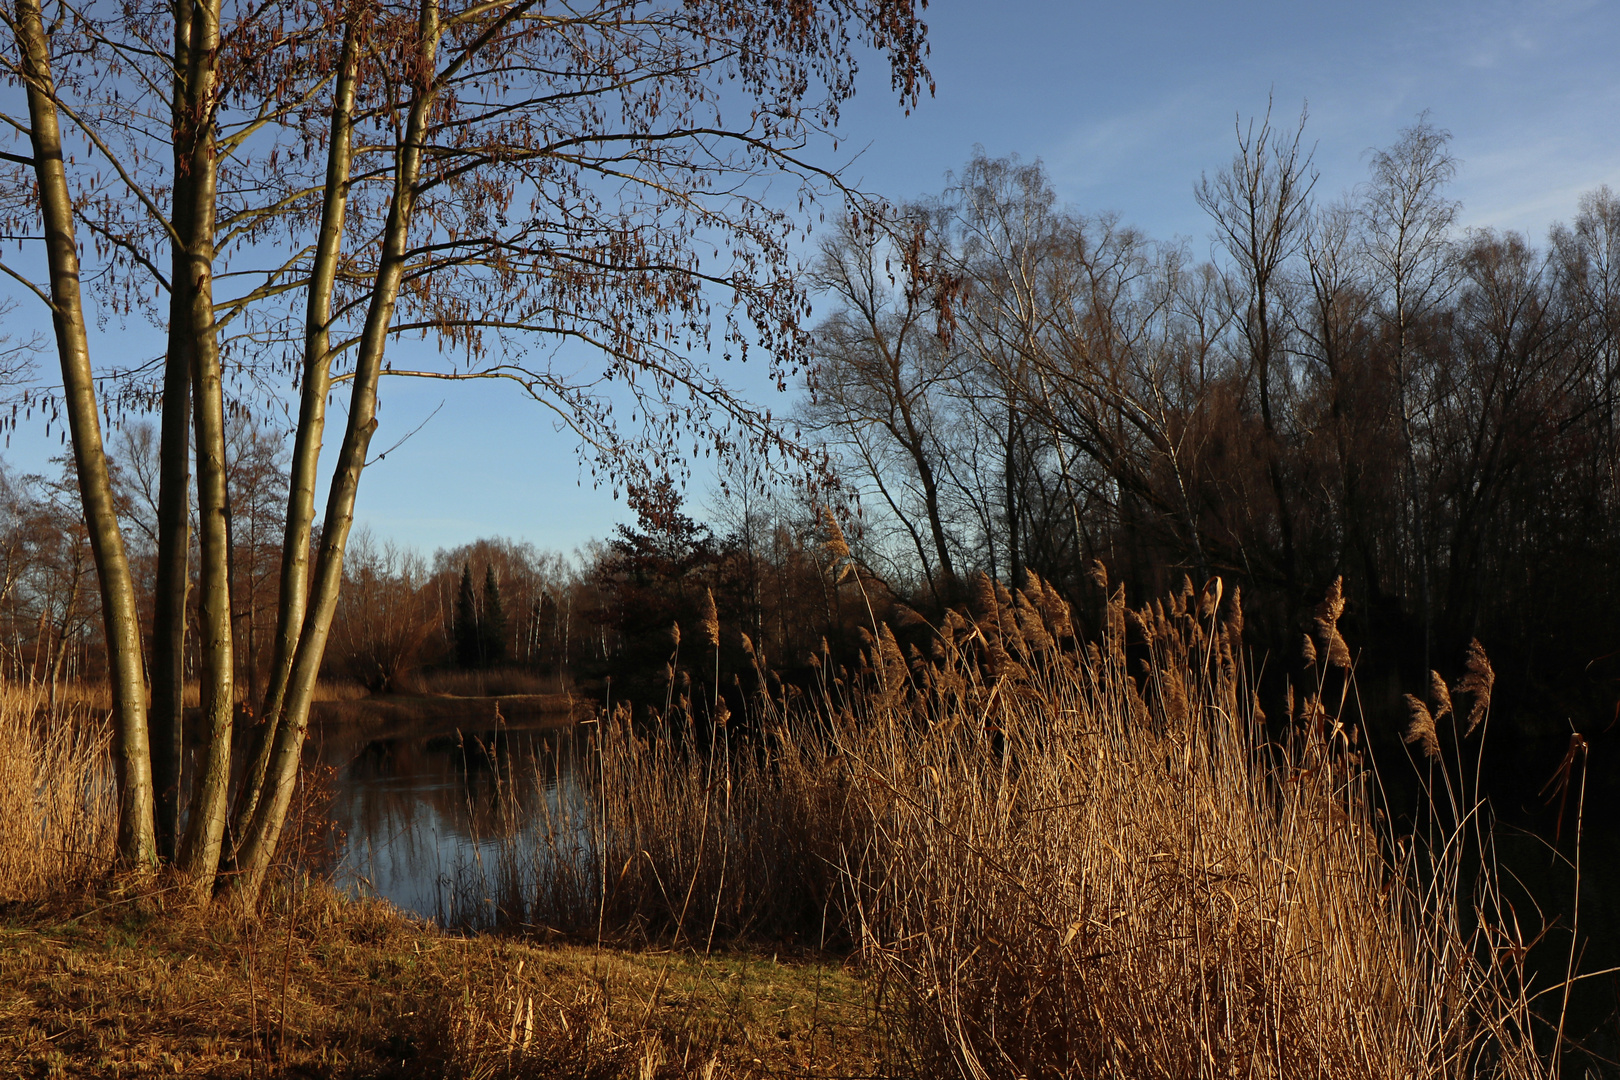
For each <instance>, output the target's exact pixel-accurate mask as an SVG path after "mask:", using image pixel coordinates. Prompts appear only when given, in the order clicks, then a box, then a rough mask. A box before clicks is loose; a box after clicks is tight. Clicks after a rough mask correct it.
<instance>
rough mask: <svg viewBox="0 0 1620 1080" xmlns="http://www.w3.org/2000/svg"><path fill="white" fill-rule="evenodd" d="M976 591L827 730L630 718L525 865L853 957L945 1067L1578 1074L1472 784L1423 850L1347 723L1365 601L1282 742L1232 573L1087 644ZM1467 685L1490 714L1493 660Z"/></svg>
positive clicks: (664, 933) (1023, 605) (611, 915)
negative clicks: (665, 730)
mask: <svg viewBox="0 0 1620 1080" xmlns="http://www.w3.org/2000/svg"><path fill="white" fill-rule="evenodd" d="M977 593H978V598H977V602H976V604H975V611H974V617H973V618H971V619H968V618H962V617H959V616H956V615H954V614H952V615H950V616H949V617H948V618H947V621H946V622H945V624H944V625H943V626H942V627H940V628H938V629H937V630H936V629H934V628H929V627H927V626H925V625H923V624H921V622H920V620H910V621H911V625H910V626H909V627H902V629H901V637H900V638H897V637H896V635H895V634H894V632H892V631H891V630H890V629H889V628H888V627H886V626H881V625H880V626H878V627H877V633H876V635H875V636H872V637H871V639H870V648H869V651H868V654H867V664H866V667H865V669H864V670H863V671H859V672H848V671H839V672H832V671H826V672H825V681H826V685H825V695H824V701H822V702H820V703H817V704H818V706H819V711H818V716H819V731H817V730H815V727H816V725H811V724H808V723H805V722H804V721H803V719H802V717H801V719H800V721H799V722H797V723H793V724H789V723H787V722H786V719H785V718H786V717H787V716H788V715H789V714H791V713H794V712H795V711H796V710H799V709H800V708H801V707H802V703H801V705H796V704H795V702H794V701H793V700H791V699H790V697H778V698H776V699H775V700H772V698H771V697H770V696H769V695H768V694H762V695H761V696H760V697H759V698H758V699H757V700H756V708H757V711H758V714H759V716H760V718H761V719H762V720H763V732H764V733H763V735H762V736H761V737H760V738H757V739H750V738H743V737H738V738H733V739H726V738H723V737H722V738H718V739H717V740H716V743H717V745H718V746H719V747H720V748H721V750H720V752H718V753H717V754H715V755H712V756H708V757H706V756H704V755H701V754H696V753H686V752H683V751H682V750H681V749H680V747H679V745H675V744H672V742H671V741H670V740H667V739H661V738H648V737H646V736H645V735H642V734H638V732H637V731H636V730H635V729H634V728H633V726H632V725H631V724H629V723H628V722H627V721H626V719H625V717H624V715H623V714H621V715H620V716H619V717H617V718H615V719H614V720H613V721H611V722H610V723H608V724H606V725H605V730H604V731H603V732H602V734H601V736H600V738H599V739H597V740H596V741H595V743H594V744H593V749H592V751H591V752H592V754H593V755H594V757H593V758H592V759H591V760H587V761H586V762H585V763H584V766H583V768H584V769H585V770H586V772H587V774H590V773H593V772H594V773H595V775H596V777H597V782H596V783H595V784H594V785H592V786H591V795H590V800H591V802H592V805H590V806H589V807H585V808H581V809H579V810H578V811H577V813H579V814H580V820H561V819H560V820H558V821H556V822H553V823H552V824H553V828H551V829H549V830H548V831H547V833H546V835H547V836H549V837H550V845H549V847H547V848H546V849H545V850H543V851H541V852H540V853H539V854H538V856H536V857H535V866H534V868H533V869H532V870H531V872H530V874H529V875H527V882H526V884H525V886H524V888H530V889H533V890H534V893H533V895H534V898H535V899H534V903H533V906H532V907H531V908H530V909H529V918H530V920H531V921H532V923H534V924H537V925H545V926H551V927H561V928H564V929H567V930H572V931H576V932H578V931H582V930H583V931H586V932H589V931H590V930H592V929H594V928H595V927H596V926H598V925H603V926H606V927H608V928H609V929H616V930H619V931H621V932H622V931H625V930H629V931H632V932H635V933H638V934H641V935H644V936H645V937H647V938H648V939H652V940H664V941H669V940H675V941H679V942H689V943H691V944H692V945H693V946H695V947H700V948H708V947H710V946H711V945H712V943H713V942H715V941H726V940H733V939H735V938H737V937H739V936H740V937H750V936H758V935H761V934H764V935H767V936H771V935H789V936H797V937H798V938H799V939H801V940H808V941H810V942H811V943H813V944H814V943H821V942H830V943H840V944H847V945H850V946H853V947H854V948H855V949H856V950H857V952H858V954H859V955H860V956H861V957H862V958H863V959H864V961H865V962H866V964H867V968H868V971H869V972H870V973H871V974H872V975H873V976H874V977H875V978H877V979H879V980H880V981H881V982H882V983H883V984H884V985H886V986H888V987H890V988H891V989H892V990H894V991H895V998H894V1001H893V1004H894V1006H895V1007H894V1009H893V1011H892V1012H891V1013H890V1016H891V1018H892V1019H894V1020H895V1021H896V1022H897V1023H898V1024H899V1025H900V1028H901V1030H902V1031H903V1035H904V1037H903V1038H900V1039H898V1040H897V1041H896V1045H904V1046H907V1047H909V1048H910V1051H911V1052H912V1053H914V1054H916V1055H918V1058H917V1060H918V1062H920V1064H921V1068H922V1069H923V1071H924V1072H925V1073H935V1072H939V1071H942V1070H946V1071H953V1072H959V1073H960V1074H961V1075H964V1076H970V1077H1009V1078H1011V1077H1021V1076H1037V1075H1038V1076H1075V1077H1090V1076H1132V1077H1134V1076H1142V1077H1150V1076H1151V1077H1161V1076H1168V1077H1182V1076H1187V1077H1191V1076H1202V1075H1239V1076H1270V1077H1289V1078H1292V1077H1302V1076H1322V1077H1339V1076H1344V1077H1351V1076H1357V1077H1364V1076H1379V1077H1396V1076H1399V1077H1418V1076H1436V1077H1438V1076H1478V1075H1500V1076H1514V1077H1527V1076H1540V1075H1545V1074H1547V1073H1548V1072H1549V1071H1551V1070H1552V1069H1553V1068H1554V1066H1552V1065H1549V1064H1548V1063H1547V1061H1546V1060H1545V1058H1544V1056H1543V1057H1538V1055H1537V1053H1536V1050H1535V1046H1534V1040H1533V1035H1532V1026H1533V1025H1534V1024H1536V1023H1538V1021H1535V1020H1533V1019H1532V1017H1531V1010H1530V1005H1531V1001H1532V994H1533V993H1534V990H1535V988H1532V987H1529V986H1526V985H1525V983H1524V977H1523V968H1522V967H1519V966H1516V965H1518V964H1521V963H1522V960H1523V946H1524V940H1523V938H1522V937H1521V934H1520V929H1521V928H1520V927H1519V926H1518V925H1517V924H1516V922H1515V921H1514V918H1513V916H1512V914H1511V912H1507V913H1504V912H1503V911H1500V910H1498V908H1497V896H1496V893H1495V891H1494V882H1493V879H1492V877H1491V875H1490V873H1489V872H1486V873H1484V874H1482V875H1475V874H1473V873H1472V872H1465V870H1464V866H1465V865H1468V866H1475V865H1478V864H1479V856H1480V854H1481V852H1482V851H1483V852H1485V854H1486V865H1487V866H1488V865H1489V860H1488V850H1489V849H1488V844H1489V837H1488V836H1486V835H1484V834H1483V833H1482V832H1481V830H1480V828H1479V827H1478V824H1477V822H1478V818H1477V817H1475V816H1473V815H1472V814H1471V813H1470V810H1471V809H1472V808H1471V807H1463V806H1460V805H1457V804H1455V803H1453V802H1450V801H1446V800H1445V797H1444V796H1442V800H1441V801H1442V805H1437V806H1435V807H1434V808H1433V809H1434V816H1433V817H1432V818H1431V825H1430V828H1429V830H1428V833H1427V835H1426V836H1424V837H1420V838H1419V839H1418V841H1417V842H1415V843H1412V842H1405V841H1403V842H1400V843H1397V842H1396V841H1395V838H1394V837H1393V836H1391V835H1390V833H1389V830H1388V829H1387V828H1385V827H1384V825H1383V824H1382V822H1383V820H1384V817H1383V815H1382V814H1380V813H1379V812H1378V808H1377V807H1376V805H1375V802H1376V797H1377V792H1376V787H1375V785H1374V783H1373V780H1372V777H1371V774H1370V773H1369V771H1368V769H1367V767H1366V764H1365V762H1364V760H1363V758H1362V756H1361V754H1360V752H1359V742H1360V740H1359V733H1358V732H1357V731H1355V730H1354V729H1353V728H1350V727H1347V726H1345V725H1344V724H1343V723H1341V721H1340V719H1339V717H1340V715H1341V714H1342V708H1343V704H1344V700H1345V696H1344V695H1346V694H1348V693H1349V692H1350V690H1351V689H1352V688H1353V687H1352V684H1351V683H1350V682H1349V681H1348V671H1347V670H1346V669H1347V666H1348V664H1349V661H1350V656H1349V652H1348V650H1347V649H1346V647H1345V645H1344V642H1343V639H1342V638H1341V637H1340V636H1339V633H1338V629H1337V619H1338V615H1339V613H1340V611H1341V610H1342V601H1341V600H1340V599H1339V597H1338V594H1337V591H1336V590H1335V592H1334V594H1333V595H1331V596H1330V597H1329V599H1328V600H1327V601H1326V602H1325V603H1324V604H1323V606H1322V608H1321V610H1320V611H1319V613H1318V622H1317V627H1316V629H1317V637H1318V642H1319V643H1320V646H1321V649H1320V653H1321V661H1320V663H1319V665H1318V666H1317V667H1316V669H1315V670H1316V671H1317V683H1316V685H1315V686H1314V687H1311V688H1310V690H1311V691H1312V692H1310V693H1304V692H1302V693H1301V695H1300V698H1299V701H1298V702H1297V704H1294V705H1291V709H1290V711H1291V713H1292V714H1293V715H1291V716H1289V717H1287V718H1277V720H1275V721H1273V723H1272V726H1271V729H1272V731H1273V732H1278V731H1280V732H1282V733H1283V734H1282V737H1281V741H1280V742H1278V741H1275V740H1274V741H1271V742H1268V741H1267V737H1266V731H1267V725H1266V722H1265V720H1264V718H1263V717H1261V716H1260V715H1259V713H1258V709H1257V707H1256V705H1255V703H1254V701H1253V698H1252V696H1251V694H1250V692H1249V690H1248V689H1247V687H1248V685H1249V683H1248V679H1247V676H1246V673H1245V671H1244V667H1243V659H1242V651H1241V648H1240V645H1239V636H1240V634H1241V612H1240V609H1239V607H1238V605H1237V603H1236V598H1235V597H1234V598H1228V599H1227V600H1226V602H1225V604H1224V606H1223V605H1222V602H1221V601H1222V598H1221V596H1220V593H1219V589H1218V587H1216V588H1213V589H1212V590H1210V591H1208V592H1206V593H1204V594H1203V595H1198V594H1196V593H1195V592H1194V591H1193V589H1192V588H1191V586H1190V585H1189V586H1187V588H1186V589H1185V590H1184V591H1183V592H1182V593H1181V594H1180V595H1179V596H1176V597H1174V598H1172V599H1170V600H1169V601H1168V602H1166V603H1161V604H1155V605H1151V606H1149V607H1147V608H1144V609H1142V610H1140V611H1128V610H1127V609H1126V606H1125V603H1124V599H1123V592H1115V593H1114V594H1113V595H1112V598H1111V600H1110V603H1109V605H1108V615H1107V627H1106V630H1105V633H1104V639H1103V641H1102V642H1101V643H1100V644H1097V645H1087V646H1084V647H1080V646H1079V645H1078V643H1077V642H1076V640H1075V637H1074V630H1073V627H1072V625H1071V622H1070V618H1069V612H1068V609H1067V605H1066V604H1065V603H1064V602H1063V600H1062V599H1061V598H1060V597H1059V596H1058V594H1057V593H1056V592H1055V591H1054V590H1051V589H1049V588H1047V587H1045V586H1043V584H1042V583H1041V582H1040V581H1039V580H1038V579H1035V578H1033V577H1031V579H1030V582H1029V584H1028V586H1027V587H1026V588H1025V590H1023V591H1022V593H1018V594H1014V593H1010V592H1008V591H1007V590H1005V589H1004V588H1002V587H1000V586H998V585H994V584H993V583H991V582H990V581H989V580H988V579H984V578H982V577H981V578H980V579H979V581H978V583H977ZM902 639H909V640H911V641H913V642H914V644H913V645H912V646H910V647H909V648H908V647H907V646H904V645H902ZM1314 648H1315V647H1314V646H1313V651H1314ZM908 651H909V653H910V655H909V659H908V656H907V652H908ZM1132 672H1134V673H1135V674H1132ZM1470 680H1472V681H1470ZM762 685H766V686H769V685H773V684H770V683H769V681H768V680H762ZM1324 687H1334V688H1337V689H1336V691H1335V694H1334V699H1333V700H1330V701H1328V702H1326V703H1324V702H1323V700H1322V697H1321V691H1322V690H1323V689H1324ZM1458 689H1459V693H1462V694H1466V695H1468V697H1469V698H1470V699H1471V706H1473V707H1471V708H1470V709H1469V710H1468V711H1469V712H1470V713H1478V712H1482V711H1483V710H1484V708H1485V706H1486V705H1487V703H1488V689H1489V687H1488V685H1486V686H1483V687H1481V686H1480V685H1479V679H1478V678H1477V676H1475V675H1473V674H1472V673H1471V674H1470V675H1469V676H1468V677H1467V678H1465V680H1464V683H1463V684H1460V685H1459V688H1458ZM1474 719H1475V720H1476V721H1477V719H1478V717H1477V715H1475V716H1474ZM731 722H732V723H733V724H735V723H736V720H735V719H733V720H732V721H731ZM1456 734H1457V735H1458V737H1462V736H1463V734H1464V731H1463V730H1462V729H1459V730H1458V731H1457V732H1456ZM1476 737H1478V736H1476ZM1457 790H1458V791H1460V790H1461V789H1460V788H1459V789H1457ZM1453 797H1454V798H1455V792H1454V794H1453ZM1446 822H1450V823H1451V825H1450V826H1448V825H1447V824H1446ZM1459 823H1460V824H1459ZM1392 853H1398V854H1392ZM502 869H503V870H504V871H505V872H506V873H507V874H510V873H511V871H512V867H511V866H505V867H503V868H502ZM1465 897H1466V898H1467V899H1466V901H1465V899H1464V898H1465ZM1465 904H1466V906H1465ZM1544 1030H1545V1029H1544Z"/></svg>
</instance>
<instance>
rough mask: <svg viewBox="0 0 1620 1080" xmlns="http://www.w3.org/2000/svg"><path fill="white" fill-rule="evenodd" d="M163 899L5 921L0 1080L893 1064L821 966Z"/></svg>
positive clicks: (369, 908) (76, 904)
mask: <svg viewBox="0 0 1620 1080" xmlns="http://www.w3.org/2000/svg"><path fill="white" fill-rule="evenodd" d="M174 895H178V894H173V893H169V894H166V893H163V892H161V891H152V890H148V891H145V892H143V893H141V894H138V895H127V896H125V895H119V894H118V893H117V892H116V891H115V890H111V889H106V890H102V891H100V892H98V893H96V894H86V895H82V896H79V897H77V898H75V900H74V901H73V902H71V903H67V902H64V901H62V900H58V901H56V902H54V903H52V904H48V905H37V904H36V905H30V906H27V907H18V906H12V907H11V908H10V909H8V910H6V911H5V912H4V913H0V1075H5V1076H25V1077H33V1076H37V1077H56V1076H60V1077H134V1076H158V1075H183V1076H207V1077H231V1078H234V1077H255V1076H260V1077H271V1076H275V1077H281V1076H295V1077H296V1076H311V1077H441V1076H442V1077H485V1078H500V1077H552V1076H569V1077H604V1078H606V1077H637V1078H643V1077H644V1078H652V1077H687V1076H691V1077H705V1078H707V1077H730V1076H736V1077H750V1076H784V1075H801V1076H803V1075H814V1076H847V1077H855V1076H873V1075H878V1074H880V1073H881V1072H882V1070H883V1068H884V1066H883V1062H884V1060H885V1059H886V1058H887V1057H889V1056H891V1055H888V1054H887V1053H886V1051H885V1047H884V1045H883V1042H882V1035H881V1032H882V1029H881V1027H880V1026H879V1025H878V1024H877V1023H876V1021H875V1013H874V1010H873V1007H872V999H871V996H870V993H869V991H868V988H867V984H866V983H865V982H863V981H862V980H861V979H860V978H859V977H858V976H857V975H856V974H854V973H852V971H851V970H850V969H849V968H847V967H846V966H844V965H843V964H841V963H839V962H838V961H837V960H836V959H826V958H818V957H813V956H811V957H806V956H796V957H789V956H780V955H772V954H771V953H753V952H734V953H724V954H716V955H713V956H703V955H700V954H695V953H690V952H681V953H669V952H658V951H636V952H630V951H623V950H613V949H596V948H592V947H588V946H578V945H545V944H536V943H532V942H522V941H516V940H512V939H507V938H499V937H492V936H483V937H471V938H465V937H455V936H450V935H446V934H443V933H440V932H439V931H437V930H435V929H433V928H432V927H429V926H425V925H423V924H421V923H419V922H416V921H412V920H409V919H407V918H405V917H403V916H402V915H400V914H399V913H398V912H397V911H395V910H393V909H391V908H389V907H387V906H386V905H383V904H379V903H375V902H365V901H361V902H357V901H352V900H347V899H344V898H341V897H339V896H337V895H336V894H334V893H333V892H332V891H331V890H329V889H326V888H323V887H321V886H319V885H316V886H313V887H309V888H282V889H279V890H277V891H276V892H275V894H274V895H273V896H271V897H269V898H268V899H267V902H266V903H265V905H264V908H263V910H262V911H261V912H259V913H258V914H256V915H255V916H253V917H251V918H242V917H239V916H238V917H232V916H229V915H227V914H226V913H224V912H223V911H221V910H220V909H218V908H215V907H209V908H196V907H176V906H174V905H173V903H172V897H173V896H174ZM166 901H168V902H167V903H166Z"/></svg>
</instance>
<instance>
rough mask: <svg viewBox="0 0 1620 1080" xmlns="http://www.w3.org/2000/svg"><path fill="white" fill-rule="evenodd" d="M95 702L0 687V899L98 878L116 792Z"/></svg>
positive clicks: (108, 855) (107, 850)
mask: <svg viewBox="0 0 1620 1080" xmlns="http://www.w3.org/2000/svg"><path fill="white" fill-rule="evenodd" d="M94 697H95V695H93V694H91V695H88V696H87V697H83V698H81V697H79V696H59V697H58V700H57V701H56V702H55V706H54V708H53V707H52V704H51V703H50V702H49V701H48V695H47V694H46V691H45V689H44V688H42V687H30V686H26V685H19V684H16V683H6V684H3V685H0V901H17V900H36V899H39V898H41V897H44V896H47V895H50V894H52V893H55V892H60V891H62V890H64V889H67V888H72V887H74V886H77V885H80V884H82V883H84V882H86V881H88V880H90V879H91V878H93V877H94V876H96V875H98V874H102V873H105V872H106V870H107V869H108V867H109V866H110V865H111V863H112V856H113V853H114V841H115V833H116V816H115V815H116V812H117V810H116V806H117V802H116V793H115V792H114V790H113V777H112V764H111V759H110V756H109V754H108V747H109V745H110V740H111V732H110V729H109V727H108V725H107V723H106V719H105V716H106V714H105V712H104V711H102V710H99V709H96V708H94Z"/></svg>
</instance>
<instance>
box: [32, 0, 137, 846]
mask: <svg viewBox="0 0 1620 1080" xmlns="http://www.w3.org/2000/svg"><path fill="white" fill-rule="evenodd" d="M13 31H14V33H15V35H16V38H17V51H18V54H19V59H20V61H21V67H22V73H23V79H24V83H25V86H26V90H27V96H28V119H29V127H30V142H31V145H32V150H33V157H34V160H33V169H34V177H35V181H36V183H37V184H38V199H39V211H40V218H41V223H42V225H43V228H44V236H45V255H46V262H47V266H48V270H49V273H50V296H49V298H48V302H49V304H50V308H51V321H52V323H53V326H54V329H55V332H56V348H57V355H58V357H59V359H60V361H61V365H62V396H63V403H64V406H65V408H66V411H67V416H68V427H69V430H70V431H71V432H72V435H73V461H74V466H75V469H76V470H77V472H78V477H79V496H80V499H81V501H82V502H83V505H84V520H85V526H86V528H87V529H88V531H89V534H90V548H91V551H92V552H93V553H94V555H95V562H96V576H97V579H98V583H99V585H100V589H101V610H102V618H103V621H104V623H105V628H106V636H107V666H108V680H109V682H110V683H111V689H112V703H113V718H114V728H113V732H114V751H113V757H114V767H115V769H116V771H117V779H118V854H119V858H120V860H121V861H122V862H123V863H124V864H126V865H127V866H129V867H132V868H137V869H149V868H150V867H152V866H153V864H154V862H155V860H156V855H157V845H156V836H155V832H154V819H153V798H152V796H153V792H152V759H151V748H150V746H149V744H148V741H147V729H146V685H145V681H144V677H143V672H142V663H141V631H140V621H139V618H138V616H137V613H136V608H135V587H134V581H133V580H132V578H131V576H130V570H129V558H128V556H127V554H126V553H125V551H124V538H123V534H122V533H121V532H120V531H119V526H118V511H117V507H116V505H115V503H114V499H113V489H112V477H111V475H110V473H109V471H108V468H107V455H106V452H105V448H104V446H103V444H102V440H101V419H100V417H99V415H98V414H97V411H96V387H95V380H94V376H93V375H92V373H91V370H90V344H89V338H88V336H87V334H86V331H85V322H84V305H83V300H82V297H81V295H80V291H79V254H78V241H77V237H76V235H75V228H74V221H73V202H72V197H71V196H70V194H69V192H68V183H67V173H66V170H65V168H64V160H63V154H62V133H61V127H60V122H59V120H58V117H57V108H56V101H55V94H56V91H55V84H54V80H53V78H52V76H51V59H50V50H49V46H48V43H47V40H46V37H45V27H44V22H43V20H42V18H41V16H40V8H39V2H38V0H17V6H16V9H15V22H14V24H13Z"/></svg>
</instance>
